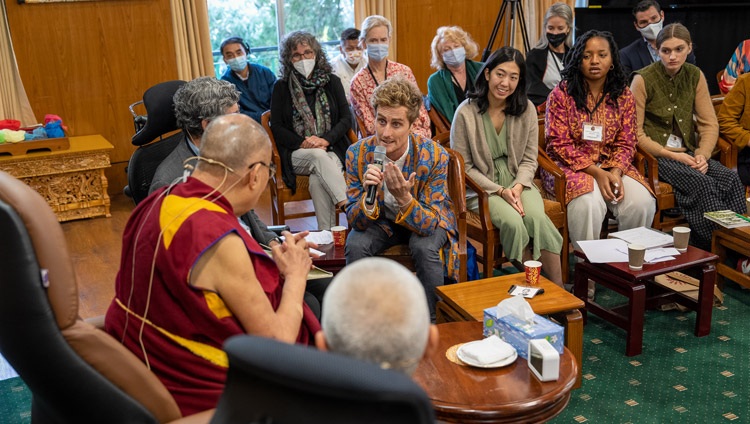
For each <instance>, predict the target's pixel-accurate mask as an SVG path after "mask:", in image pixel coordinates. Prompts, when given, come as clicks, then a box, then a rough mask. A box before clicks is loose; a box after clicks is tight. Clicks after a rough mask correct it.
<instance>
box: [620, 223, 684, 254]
mask: <svg viewBox="0 0 750 424" xmlns="http://www.w3.org/2000/svg"><path fill="white" fill-rule="evenodd" d="M609 238H617V239H620V240H624V241H625V242H627V243H628V244H640V245H643V246H644V247H645V248H646V249H653V248H656V247H664V246H671V245H672V244H674V238H673V237H672V236H671V235H669V234H667V233H664V232H661V231H659V230H655V229H653V228H648V227H638V228H631V229H629V230H623V231H617V232H614V233H609Z"/></svg>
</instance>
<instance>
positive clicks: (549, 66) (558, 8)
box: [526, 3, 573, 106]
mask: <svg viewBox="0 0 750 424" xmlns="http://www.w3.org/2000/svg"><path fill="white" fill-rule="evenodd" d="M572 46H573V11H572V10H571V9H570V6H568V5H567V4H565V3H555V4H553V5H552V6H550V7H549V9H547V13H546V14H545V15H544V25H543V26H542V35H541V36H540V37H539V42H538V43H537V44H536V46H535V47H534V48H533V49H531V50H530V51H529V52H528V54H527V55H526V66H527V67H528V70H529V82H528V91H529V100H531V102H532V103H534V105H535V106H539V105H542V104H544V102H546V101H547V96H548V95H549V93H550V91H552V89H553V88H555V86H556V85H557V83H559V82H560V80H561V79H562V76H561V75H560V73H561V72H562V70H563V69H564V68H565V66H564V63H563V57H564V56H565V53H567V52H568V50H570V48H571V47H572Z"/></svg>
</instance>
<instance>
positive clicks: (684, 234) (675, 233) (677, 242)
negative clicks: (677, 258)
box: [672, 227, 690, 253]
mask: <svg viewBox="0 0 750 424" xmlns="http://www.w3.org/2000/svg"><path fill="white" fill-rule="evenodd" d="M672 237H673V238H674V248H675V249H677V251H678V252H680V253H685V252H687V247H688V242H689V241H690V228H688V227H674V228H672Z"/></svg>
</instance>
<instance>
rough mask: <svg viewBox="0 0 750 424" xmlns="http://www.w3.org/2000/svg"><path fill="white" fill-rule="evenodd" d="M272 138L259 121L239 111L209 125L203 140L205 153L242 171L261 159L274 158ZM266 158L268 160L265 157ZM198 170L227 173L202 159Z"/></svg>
mask: <svg viewBox="0 0 750 424" xmlns="http://www.w3.org/2000/svg"><path fill="white" fill-rule="evenodd" d="M270 151H271V140H270V139H269V138H268V134H267V133H266V131H265V130H264V129H263V127H261V126H260V125H259V124H258V123H257V122H255V121H254V120H252V119H251V118H249V117H247V116H246V115H242V114H239V113H235V114H232V115H224V116H220V117H218V118H216V119H214V120H213V121H211V123H210V124H209V125H208V126H207V127H206V131H205V132H204V133H203V139H202V141H201V156H202V157H204V158H207V159H212V160H214V161H218V162H221V163H223V164H225V165H226V166H227V167H229V168H231V169H233V170H234V171H235V172H239V173H240V174H242V173H241V172H240V171H241V170H243V169H244V168H246V167H247V166H248V165H250V164H251V163H253V162H257V161H258V160H260V158H266V157H270ZM264 160H266V159H264ZM196 169H198V170H200V171H204V172H207V173H211V174H217V173H218V174H222V175H223V174H224V169H223V168H221V169H218V167H217V166H212V165H210V164H209V163H207V162H203V161H199V162H198V164H197V166H196Z"/></svg>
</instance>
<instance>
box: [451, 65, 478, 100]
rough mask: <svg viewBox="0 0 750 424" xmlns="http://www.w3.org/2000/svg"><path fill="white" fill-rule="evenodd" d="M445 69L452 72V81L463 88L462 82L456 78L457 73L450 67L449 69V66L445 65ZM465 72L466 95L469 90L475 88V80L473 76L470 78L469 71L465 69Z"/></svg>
mask: <svg viewBox="0 0 750 424" xmlns="http://www.w3.org/2000/svg"><path fill="white" fill-rule="evenodd" d="M445 70H447V71H448V72H450V74H451V81H452V82H453V84H456V87H458V88H461V84H459V83H458V79H457V78H456V76H455V75H453V71H451V70H450V69H448V67H447V66H446V67H445ZM464 74H465V75H466V86H465V87H464V95H466V94H467V93H468V92H469V91H471V90H472V89H473V88H474V84H473V81H472V80H471V78H469V71H468V70H465V71H464Z"/></svg>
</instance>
